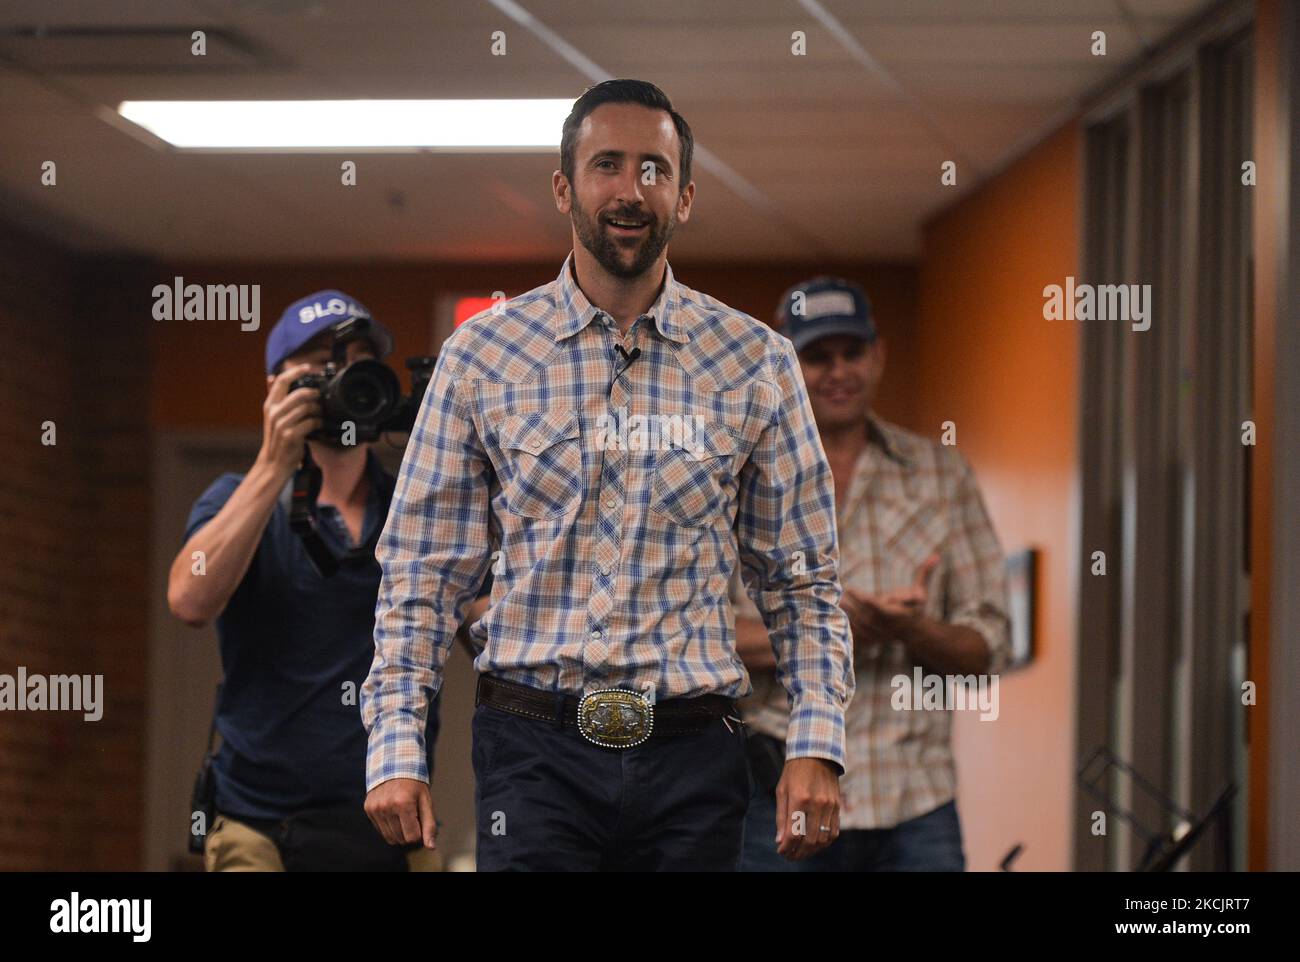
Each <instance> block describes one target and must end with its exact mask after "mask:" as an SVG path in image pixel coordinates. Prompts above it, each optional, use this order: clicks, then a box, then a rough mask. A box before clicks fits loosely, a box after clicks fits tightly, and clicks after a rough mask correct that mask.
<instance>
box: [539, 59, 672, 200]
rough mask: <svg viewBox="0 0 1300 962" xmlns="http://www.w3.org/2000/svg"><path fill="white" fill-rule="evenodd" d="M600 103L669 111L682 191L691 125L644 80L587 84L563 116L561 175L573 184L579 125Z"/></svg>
mask: <svg viewBox="0 0 1300 962" xmlns="http://www.w3.org/2000/svg"><path fill="white" fill-rule="evenodd" d="M601 104H640V105H641V106H642V107H649V108H651V109H652V110H665V111H667V112H668V116H669V117H671V118H672V119H673V126H674V127H676V128H677V139H678V140H680V141H681V143H682V151H681V154H682V155H681V161H680V166H681V175H680V176H681V181H680V184H679V188H678V189H679V190H685V189H686V185H687V184H689V183H690V182H691V155H692V154H694V153H695V138H694V137H693V136H692V135H691V125H690V124H688V123H687V122H686V118H685V117H683V116H682V115H681V114H679V113H678V112H677V111H675V110H674V109H673V102H672V101H671V100H669V99H668V95H667V94H665V93H664V92H663V91H662V90H660V89H659V88H658V87H656V86H655V85H654V84H652V83H650V82H649V81H646V80H605V81H602V82H601V83H598V84H596V85H595V86H592V87H588V88H587V89H586V91H585V92H584V93H583V95H582V96H581V97H579V98H578V99H577V100H576V101H574V104H573V109H572V110H571V111H569V116H567V117H566V118H564V133H563V134H562V135H561V137H560V173H562V174H564V176H565V178H567V179H568V181H569V183H570V184H572V183H573V175H574V165H575V163H576V160H575V157H574V153H575V151H576V148H577V145H578V128H579V127H581V126H582V122H583V121H584V120H586V119H587V115H588V114H590V113H591V112H592V111H593V110H595V109H596V108H597V107H599V106H600V105H601Z"/></svg>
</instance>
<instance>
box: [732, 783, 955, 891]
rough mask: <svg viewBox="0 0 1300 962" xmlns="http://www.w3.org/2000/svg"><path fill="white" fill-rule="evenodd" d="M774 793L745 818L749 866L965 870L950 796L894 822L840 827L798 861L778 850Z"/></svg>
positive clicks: (761, 796) (745, 864)
mask: <svg viewBox="0 0 1300 962" xmlns="http://www.w3.org/2000/svg"><path fill="white" fill-rule="evenodd" d="M775 838H776V798H775V796H772V795H769V794H765V793H760V794H759V795H757V796H755V798H754V800H753V802H751V803H750V806H749V814H748V815H747V816H746V818H745V844H744V857H743V858H742V860H741V870H742V871H745V872H961V871H964V870H965V868H966V856H965V854H964V853H963V852H962V842H961V823H960V822H959V821H958V819H957V805H956V803H955V802H948V803H947V804H946V805H940V806H939V807H938V808H936V809H935V810H934V811H932V812H927V813H926V814H924V815H918V816H917V817H916V818H911V819H908V820H907V821H905V822H900V823H899V824H898V825H895V826H894V827H893V828H868V829H841V830H840V837H839V838H838V839H836V840H835V842H834V843H832V844H831V845H830V846H829V847H827V848H826V849H825V850H824V851H822V852H819V853H817V854H816V855H814V856H812V857H811V858H806V859H803V860H802V861H799V862H790V861H787V860H786V859H784V858H782V857H781V856H780V855H778V854H777V851H776V843H775V842H774V841H773V840H774V839H775Z"/></svg>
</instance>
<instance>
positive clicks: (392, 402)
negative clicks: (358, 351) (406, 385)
mask: <svg viewBox="0 0 1300 962" xmlns="http://www.w3.org/2000/svg"><path fill="white" fill-rule="evenodd" d="M337 390H338V395H337V396H338V403H339V408H340V413H341V414H342V415H343V417H344V418H345V419H350V420H353V421H366V422H373V421H377V420H381V419H383V418H385V417H387V416H388V414H390V413H391V412H392V410H393V408H394V407H396V405H397V403H398V401H399V399H400V397H401V385H400V384H398V381H397V375H396V374H394V373H393V371H392V368H390V367H388V366H387V365H386V364H381V363H379V362H378V361H371V360H363V361H357V362H356V363H354V364H350V365H348V366H347V367H346V368H344V369H343V370H342V371H341V372H339V376H338V388H337Z"/></svg>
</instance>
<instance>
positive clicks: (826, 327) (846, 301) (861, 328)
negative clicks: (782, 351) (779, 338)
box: [777, 277, 879, 351]
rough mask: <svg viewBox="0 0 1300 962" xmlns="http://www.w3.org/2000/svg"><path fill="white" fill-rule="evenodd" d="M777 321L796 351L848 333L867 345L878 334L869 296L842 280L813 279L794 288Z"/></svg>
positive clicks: (782, 300) (783, 301)
mask: <svg viewBox="0 0 1300 962" xmlns="http://www.w3.org/2000/svg"><path fill="white" fill-rule="evenodd" d="M777 322H778V324H779V326H780V331H781V333H782V334H784V335H785V336H786V337H788V338H789V339H790V340H791V341H793V342H794V348H795V350H796V351H802V350H803V349H804V348H805V347H807V346H808V345H809V344H811V343H812V342H813V341H816V340H819V339H820V338H823V337H829V336H831V335H832V334H848V335H850V336H852V337H857V338H861V339H862V340H864V341H866V342H867V343H868V344H874V343H875V340H876V337H877V336H878V334H879V332H878V331H877V330H876V322H875V321H874V320H873V319H872V317H871V301H869V300H868V299H867V295H866V293H865V292H863V290H862V288H861V287H859V286H858V285H857V284H854V283H853V282H852V281H846V280H844V279H843V278H842V277H814V278H813V279H812V280H810V281H804V282H803V283H802V284H796V285H794V287H792V288H790V289H789V290H788V291H786V292H785V296H784V297H782V298H781V304H780V306H779V307H778V308H777Z"/></svg>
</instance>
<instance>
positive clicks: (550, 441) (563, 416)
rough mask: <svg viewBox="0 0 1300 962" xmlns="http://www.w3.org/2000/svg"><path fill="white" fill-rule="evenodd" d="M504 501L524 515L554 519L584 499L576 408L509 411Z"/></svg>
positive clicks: (505, 430)
mask: <svg viewBox="0 0 1300 962" xmlns="http://www.w3.org/2000/svg"><path fill="white" fill-rule="evenodd" d="M499 437H500V440H501V450H502V452H503V454H504V456H505V458H504V459H505V472H504V473H505V474H507V475H508V476H505V477H502V479H501V487H502V490H503V491H504V492H505V496H506V506H507V507H508V508H509V510H510V511H511V512H513V513H514V514H517V515H522V516H523V517H526V518H554V517H558V516H560V515H563V514H567V513H568V512H569V511H571V510H574V509H575V508H576V507H577V505H578V503H579V501H580V500H581V498H582V430H581V425H580V423H579V420H578V412H577V411H574V410H561V411H547V412H545V413H534V414H512V415H509V416H508V417H507V418H506V419H505V421H504V422H503V423H502V425H501V431H500V434H499Z"/></svg>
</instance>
